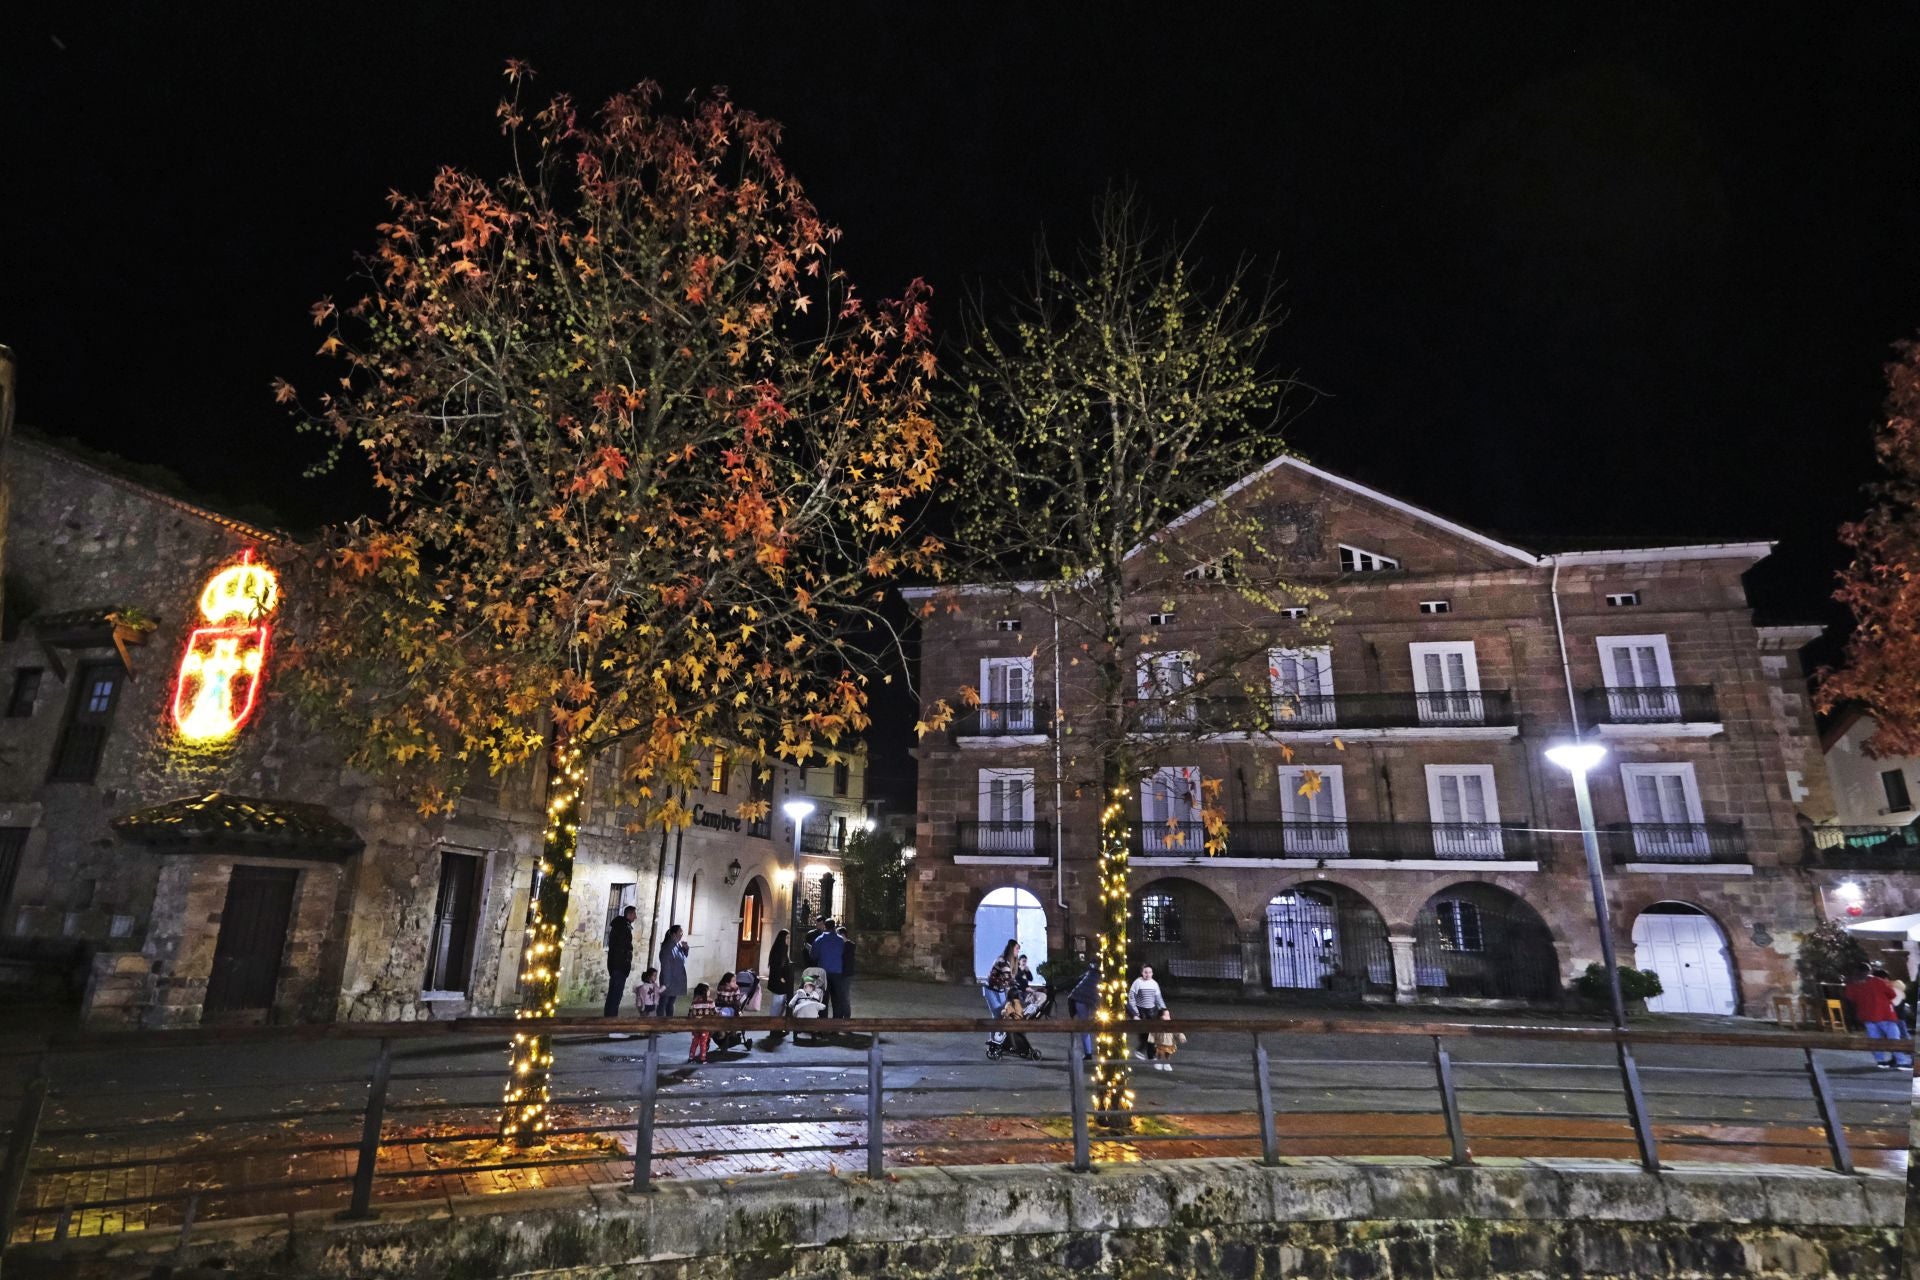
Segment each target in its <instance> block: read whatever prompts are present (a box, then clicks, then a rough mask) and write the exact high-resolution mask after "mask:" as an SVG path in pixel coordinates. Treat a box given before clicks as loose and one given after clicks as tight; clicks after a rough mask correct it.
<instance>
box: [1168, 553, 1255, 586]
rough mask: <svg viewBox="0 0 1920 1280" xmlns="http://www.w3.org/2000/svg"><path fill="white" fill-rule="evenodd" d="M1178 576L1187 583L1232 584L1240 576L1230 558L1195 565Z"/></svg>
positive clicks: (1237, 568) (1237, 567)
mask: <svg viewBox="0 0 1920 1280" xmlns="http://www.w3.org/2000/svg"><path fill="white" fill-rule="evenodd" d="M1180 576H1181V577H1183V578H1185V579H1186V580H1187V581H1188V582H1232V581H1233V580H1234V579H1236V578H1238V577H1239V576H1240V567H1239V566H1238V565H1237V564H1235V563H1234V560H1233V557H1232V556H1228V557H1226V558H1225V559H1222V560H1208V561H1205V562H1203V563H1201V564H1196V565H1194V566H1193V567H1192V568H1191V569H1188V570H1187V571H1186V572H1185V573H1183V574H1181V575H1180Z"/></svg>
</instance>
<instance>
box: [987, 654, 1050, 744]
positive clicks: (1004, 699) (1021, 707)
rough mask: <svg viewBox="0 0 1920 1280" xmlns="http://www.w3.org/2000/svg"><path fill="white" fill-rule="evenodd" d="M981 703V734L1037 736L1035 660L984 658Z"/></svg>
mask: <svg viewBox="0 0 1920 1280" xmlns="http://www.w3.org/2000/svg"><path fill="white" fill-rule="evenodd" d="M980 702H981V707H980V729H979V732H981V733H985V734H992V733H1036V732H1038V729H1036V727H1035V725H1034V718H1033V659H1032V658H982V659H981V660H980Z"/></svg>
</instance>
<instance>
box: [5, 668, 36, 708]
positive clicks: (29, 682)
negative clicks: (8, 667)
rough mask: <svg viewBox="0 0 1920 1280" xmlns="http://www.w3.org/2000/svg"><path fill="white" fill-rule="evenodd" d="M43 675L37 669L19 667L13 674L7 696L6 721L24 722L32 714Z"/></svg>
mask: <svg viewBox="0 0 1920 1280" xmlns="http://www.w3.org/2000/svg"><path fill="white" fill-rule="evenodd" d="M44 674H45V672H43V671H42V670H41V669H40V668H39V667H21V668H20V669H18V670H17V671H15V672H14V673H13V690H12V692H10V693H9V694H8V695H7V719H9V720H24V719H26V718H27V717H28V716H30V715H32V714H33V704H34V702H35V701H36V700H37V699H38V698H39V697H40V679H41V677H42V676H43V675H44Z"/></svg>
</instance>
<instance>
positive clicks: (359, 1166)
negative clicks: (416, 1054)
mask: <svg viewBox="0 0 1920 1280" xmlns="http://www.w3.org/2000/svg"><path fill="white" fill-rule="evenodd" d="M392 1074H393V1041H391V1040H388V1039H382V1040H381V1041H380V1052H379V1055H378V1056H376V1057H375V1058H374V1060H373V1077H372V1079H370V1080H368V1081H367V1111H366V1116H365V1117H364V1119H363V1120H362V1122H361V1125H360V1154H359V1158H358V1159H357V1160H356V1161H355V1162H354V1166H353V1201H352V1203H350V1204H349V1205H348V1206H347V1210H346V1212H345V1213H343V1214H341V1215H340V1216H341V1217H342V1218H345V1219H349V1220H351V1219H354V1218H371V1217H372V1216H373V1170H374V1166H375V1165H376V1164H377V1163H379V1160H380V1129H381V1126H382V1124H383V1123H384V1122H385V1120H386V1114H387V1077H388V1076H390V1075H392Z"/></svg>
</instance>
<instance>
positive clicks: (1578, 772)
mask: <svg viewBox="0 0 1920 1280" xmlns="http://www.w3.org/2000/svg"><path fill="white" fill-rule="evenodd" d="M1606 755H1607V749H1606V748H1605V747H1603V746H1601V745H1600V744H1598V743H1596V742H1579V741H1575V742H1568V743H1563V744H1561V745H1560V746H1557V747H1549V748H1547V759H1549V760H1551V761H1553V763H1555V764H1557V765H1559V766H1560V767H1561V768H1562V769H1565V770H1566V771H1567V772H1568V773H1570V774H1572V775H1573V802H1574V804H1575V805H1576V806H1577V807H1578V808H1579V810H1580V843H1581V844H1582V845H1583V846H1585V847H1586V851H1587V881H1588V883H1589V884H1590V885H1591V886H1592V888H1593V915H1594V921H1595V923H1597V924H1598V925H1599V926H1600V962H1601V963H1602V964H1603V965H1605V966H1606V970H1607V995H1608V997H1609V998H1610V999H1611V1000H1612V1002H1613V1029H1614V1030H1615V1031H1622V1030H1625V1029H1626V1025H1627V1005H1626V1001H1624V1000H1622V999H1621V998H1620V966H1619V965H1618V964H1617V963H1616V962H1615V961H1614V956H1613V920H1612V918H1611V915H1610V913H1609V912H1608V910H1607V883H1606V879H1605V877H1604V876H1603V875H1602V874H1601V871H1600V833H1599V832H1598V831H1597V830H1595V829H1594V825H1593V797H1592V796H1591V795H1590V794H1589V793H1588V791H1587V773H1588V771H1589V770H1591V769H1592V768H1593V767H1594V766H1596V765H1598V764H1599V763H1600V762H1601V761H1602V760H1604V759H1606Z"/></svg>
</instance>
